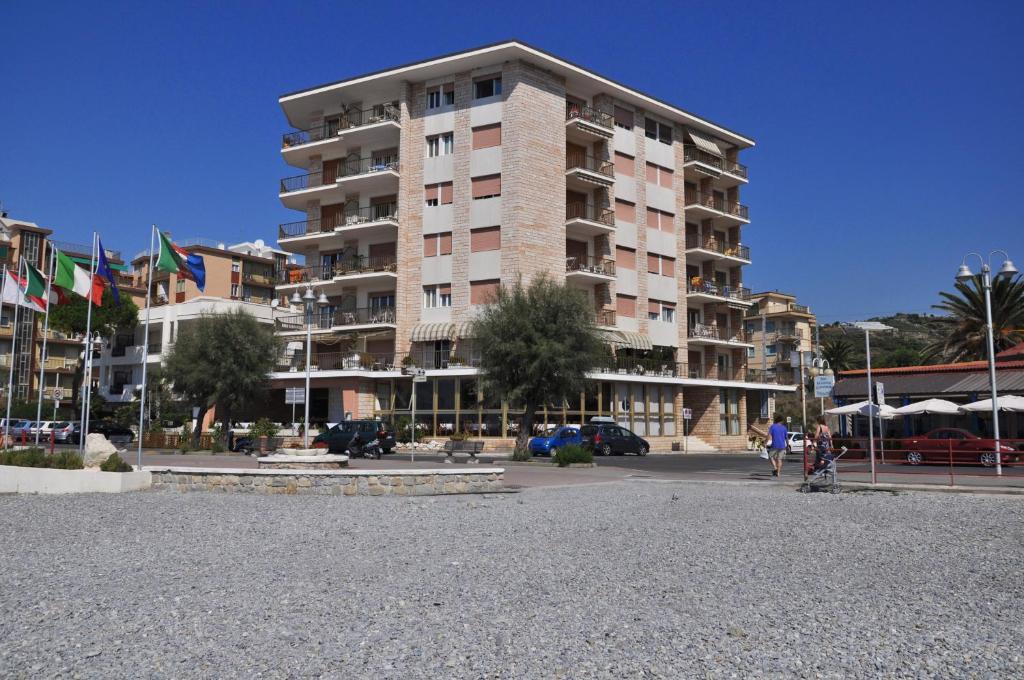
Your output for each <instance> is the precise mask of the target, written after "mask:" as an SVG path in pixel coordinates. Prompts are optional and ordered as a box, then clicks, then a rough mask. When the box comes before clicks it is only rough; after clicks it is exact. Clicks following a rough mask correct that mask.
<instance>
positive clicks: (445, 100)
mask: <svg viewBox="0 0 1024 680" xmlns="http://www.w3.org/2000/svg"><path fill="white" fill-rule="evenodd" d="M454 104H455V83H445V84H444V85H437V86H435V87H431V88H429V89H428V90H427V108H428V109H439V108H441V107H442V106H452V105H454Z"/></svg>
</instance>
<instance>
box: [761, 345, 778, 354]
mask: <svg viewBox="0 0 1024 680" xmlns="http://www.w3.org/2000/svg"><path fill="white" fill-rule="evenodd" d="M777 352H778V348H777V347H776V346H775V345H765V346H764V354H765V356H768V357H773V356H775V355H776V354H777Z"/></svg>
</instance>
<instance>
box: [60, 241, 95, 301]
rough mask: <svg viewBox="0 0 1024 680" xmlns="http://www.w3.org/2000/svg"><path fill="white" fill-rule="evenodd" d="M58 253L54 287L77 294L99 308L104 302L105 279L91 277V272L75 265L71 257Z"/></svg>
mask: <svg viewBox="0 0 1024 680" xmlns="http://www.w3.org/2000/svg"><path fill="white" fill-rule="evenodd" d="M56 253H57V264H56V273H55V274H54V276H53V285H54V286H58V287H60V288H63V289H65V290H70V291H71V292H72V293H77V294H79V295H81V296H82V297H84V298H86V299H87V300H92V301H93V302H94V303H95V304H96V305H97V306H99V305H100V303H101V302H102V300H103V279H101V278H100V277H99V276H95V277H90V276H89V272H87V271H85V270H84V269H82V268H81V267H79V266H78V265H77V264H75V262H74V261H73V260H72V259H71V258H70V257H68V256H67V255H65V254H64V253H62V252H60V251H59V250H58V251H56Z"/></svg>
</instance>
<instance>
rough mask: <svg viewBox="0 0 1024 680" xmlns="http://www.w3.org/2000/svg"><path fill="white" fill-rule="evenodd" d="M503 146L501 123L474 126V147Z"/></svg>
mask: <svg viewBox="0 0 1024 680" xmlns="http://www.w3.org/2000/svg"><path fill="white" fill-rule="evenodd" d="M492 146H501V123H495V124H494V125H482V126H480V127H475V128H473V148H474V149H487V148H490V147H492Z"/></svg>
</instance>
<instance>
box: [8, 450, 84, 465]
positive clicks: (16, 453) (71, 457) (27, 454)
mask: <svg viewBox="0 0 1024 680" xmlns="http://www.w3.org/2000/svg"><path fill="white" fill-rule="evenodd" d="M0 465H14V466H17V467H34V468H54V469H58V470H81V469H82V468H83V467H84V466H83V465H82V459H81V457H79V455H78V454H77V453H75V452H74V451H61V452H60V453H58V454H56V455H50V454H47V453H46V452H45V451H43V450H42V449H38V448H31V449H15V450H9V451H0Z"/></svg>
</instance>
